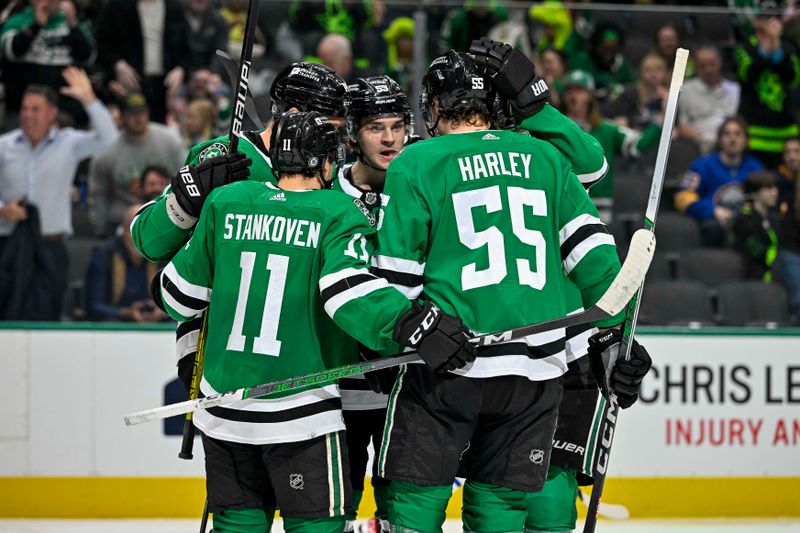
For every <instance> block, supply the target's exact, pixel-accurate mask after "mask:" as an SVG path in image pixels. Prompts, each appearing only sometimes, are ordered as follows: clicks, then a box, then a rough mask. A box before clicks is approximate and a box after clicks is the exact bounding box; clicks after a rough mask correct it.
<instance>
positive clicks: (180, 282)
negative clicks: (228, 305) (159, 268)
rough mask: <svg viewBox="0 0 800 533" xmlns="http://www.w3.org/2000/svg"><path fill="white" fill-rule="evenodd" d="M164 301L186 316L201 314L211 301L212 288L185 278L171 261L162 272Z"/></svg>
mask: <svg viewBox="0 0 800 533" xmlns="http://www.w3.org/2000/svg"><path fill="white" fill-rule="evenodd" d="M161 296H162V298H164V303H166V304H167V305H168V306H170V307H171V308H172V309H174V310H175V311H177V312H178V313H180V314H181V315H182V316H185V317H187V318H188V317H195V316H198V315H200V314H201V313H202V312H203V310H204V309H205V308H206V307H208V302H209V301H211V289H210V288H208V287H202V286H200V285H195V284H194V283H191V282H189V281H187V280H185V279H184V278H183V277H181V275H180V274H179V273H178V271H177V270H176V269H175V265H173V264H172V263H169V264H168V265H167V266H166V267H165V268H164V271H163V272H162V274H161Z"/></svg>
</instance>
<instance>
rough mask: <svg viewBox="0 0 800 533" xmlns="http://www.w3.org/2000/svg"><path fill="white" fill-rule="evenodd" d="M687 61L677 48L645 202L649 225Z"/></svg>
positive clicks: (658, 196) (661, 185) (658, 195)
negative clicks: (659, 138)
mask: <svg viewBox="0 0 800 533" xmlns="http://www.w3.org/2000/svg"><path fill="white" fill-rule="evenodd" d="M688 60H689V51H688V50H687V49H685V48H678V51H677V52H676V53H675V66H674V67H673V69H672V81H671V82H670V85H669V96H667V108H666V111H665V112H664V126H663V127H662V128H661V140H660V141H659V143H658V154H657V155H656V166H655V171H654V172H653V182H652V184H651V186H650V198H649V200H648V201H647V211H646V212H645V217H646V218H647V220H649V221H650V222H651V223H654V222H655V221H656V213H657V212H658V204H659V203H660V202H661V191H662V189H663V188H664V172H665V171H666V168H667V159H668V158H669V145H670V143H671V142H672V128H673V126H674V124H675V113H676V112H677V110H678V96H679V95H680V92H681V87H682V86H683V77H684V75H685V74H686V62H687V61H688Z"/></svg>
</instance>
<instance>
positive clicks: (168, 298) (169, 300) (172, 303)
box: [161, 289, 203, 319]
mask: <svg viewBox="0 0 800 533" xmlns="http://www.w3.org/2000/svg"><path fill="white" fill-rule="evenodd" d="M161 298H163V300H164V303H165V304H166V305H168V306H169V307H171V308H172V309H174V310H175V311H177V312H178V313H179V314H180V315H181V316H182V317H185V318H187V319H189V318H194V317H196V316H200V315H201V314H203V309H190V308H188V307H186V306H185V305H183V304H182V303H180V302H179V301H178V300H176V299H175V298H173V297H172V295H171V294H170V293H168V292H167V291H165V290H164V289H161Z"/></svg>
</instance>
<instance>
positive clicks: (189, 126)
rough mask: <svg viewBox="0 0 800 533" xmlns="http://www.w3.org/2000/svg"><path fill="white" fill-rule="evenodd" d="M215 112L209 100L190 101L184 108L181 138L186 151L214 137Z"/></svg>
mask: <svg viewBox="0 0 800 533" xmlns="http://www.w3.org/2000/svg"><path fill="white" fill-rule="evenodd" d="M216 120H217V110H216V108H215V107H214V104H213V103H212V102H211V100H207V99H205V98H203V99H199V100H192V101H191V102H189V105H188V106H187V108H186V116H185V117H184V121H183V128H182V131H181V134H182V135H181V136H182V137H183V145H184V147H185V148H186V150H187V151H188V150H189V148H191V147H192V146H194V145H196V144H199V143H201V142H203V141H207V140H209V139H211V138H213V137H214V124H215V123H216Z"/></svg>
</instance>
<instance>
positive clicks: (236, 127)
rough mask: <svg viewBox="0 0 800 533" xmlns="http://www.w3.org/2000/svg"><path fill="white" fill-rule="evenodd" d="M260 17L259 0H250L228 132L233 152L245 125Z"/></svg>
mask: <svg viewBox="0 0 800 533" xmlns="http://www.w3.org/2000/svg"><path fill="white" fill-rule="evenodd" d="M257 19H258V0H250V2H249V5H248V8H247V21H246V22H245V26H244V40H243V41H242V55H241V57H240V59H239V79H238V81H237V86H236V93H235V99H234V102H233V114H232V115H231V129H230V132H229V134H228V139H229V141H228V143H229V145H230V151H231V153H233V152H235V151H236V150H237V149H238V148H239V138H240V137H241V136H242V127H243V125H244V109H245V102H246V101H247V92H248V86H249V83H250V66H251V60H252V58H253V40H254V39H255V36H256V22H257Z"/></svg>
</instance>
